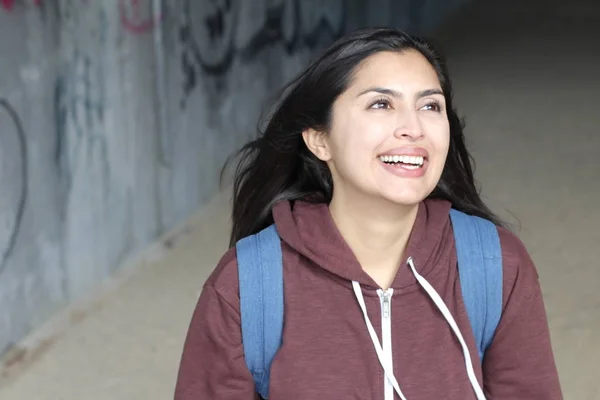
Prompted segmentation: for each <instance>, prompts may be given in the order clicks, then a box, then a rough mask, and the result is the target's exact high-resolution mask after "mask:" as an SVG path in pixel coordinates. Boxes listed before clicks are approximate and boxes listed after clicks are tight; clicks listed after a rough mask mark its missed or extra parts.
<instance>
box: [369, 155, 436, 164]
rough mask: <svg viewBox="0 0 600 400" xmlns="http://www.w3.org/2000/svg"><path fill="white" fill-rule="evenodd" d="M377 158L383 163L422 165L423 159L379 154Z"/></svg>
mask: <svg viewBox="0 0 600 400" xmlns="http://www.w3.org/2000/svg"><path fill="white" fill-rule="evenodd" d="M379 159H380V160H381V161H383V162H385V163H392V162H393V163H399V162H401V163H403V164H412V165H418V166H421V165H423V162H424V161H425V160H424V158H423V157H411V156H379Z"/></svg>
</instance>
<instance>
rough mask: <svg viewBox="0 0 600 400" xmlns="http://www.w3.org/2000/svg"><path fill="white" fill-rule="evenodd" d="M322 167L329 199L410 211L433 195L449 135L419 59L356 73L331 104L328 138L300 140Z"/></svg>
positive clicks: (383, 62) (430, 73)
mask: <svg viewBox="0 0 600 400" xmlns="http://www.w3.org/2000/svg"><path fill="white" fill-rule="evenodd" d="M304 139H305V142H306V144H307V145H308V147H309V149H311V151H312V152H313V153H314V154H315V155H316V156H317V157H318V158H319V159H321V160H323V161H325V162H327V164H328V166H329V168H330V170H331V173H332V178H333V187H334V191H333V196H334V198H335V197H336V195H337V196H340V195H341V196H343V198H345V199H351V198H352V196H355V195H361V196H364V195H367V196H369V197H372V196H375V197H379V198H384V199H386V200H388V201H390V202H393V203H397V204H402V205H407V206H408V205H415V204H418V203H419V202H420V201H422V200H423V199H425V198H426V197H427V196H428V195H429V194H430V193H431V192H432V191H433V190H434V188H435V187H436V185H437V183H438V181H439V179H440V177H441V174H442V170H443V168H444V164H445V162H446V156H447V153H448V146H449V142H450V127H449V122H448V117H447V114H446V103H445V99H444V95H443V93H442V89H441V86H440V82H439V79H438V77H437V74H436V72H435V70H434V69H433V67H432V66H431V64H430V63H429V62H428V61H427V59H426V58H425V57H424V56H423V55H421V53H419V52H417V51H414V50H408V51H405V52H402V53H395V52H381V53H377V54H374V55H373V56H370V57H369V58H368V59H366V60H365V61H364V62H363V63H362V64H361V65H360V66H359V67H358V69H357V70H356V72H355V74H354V78H353V80H352V82H351V84H350V86H349V87H348V89H347V90H346V91H345V92H344V93H342V94H341V95H340V96H339V97H338V98H337V100H336V101H335V103H334V105H333V109H332V121H331V126H330V130H329V132H325V133H322V132H316V131H314V130H308V131H305V132H304Z"/></svg>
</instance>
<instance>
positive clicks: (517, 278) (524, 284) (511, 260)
mask: <svg viewBox="0 0 600 400" xmlns="http://www.w3.org/2000/svg"><path fill="white" fill-rule="evenodd" d="M498 235H499V237H500V246H501V247H502V269H503V270H502V272H503V296H502V297H503V304H504V306H506V304H507V303H508V301H509V300H510V297H511V296H512V295H513V294H514V292H515V291H516V290H518V291H520V292H524V293H523V294H524V295H525V296H527V294H528V292H529V293H530V294H533V293H534V292H535V291H536V290H538V285H539V282H538V280H539V276H538V272H537V269H536V267H535V265H534V263H533V260H532V259H531V256H530V255H529V252H528V251H527V248H526V246H525V244H524V243H523V241H522V240H521V239H520V238H519V237H518V236H517V235H516V234H514V233H513V232H511V231H509V230H508V229H506V228H502V227H499V228H498Z"/></svg>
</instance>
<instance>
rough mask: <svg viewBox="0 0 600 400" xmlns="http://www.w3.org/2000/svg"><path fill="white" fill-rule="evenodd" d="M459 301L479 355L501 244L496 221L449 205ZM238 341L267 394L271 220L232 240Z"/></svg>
mask: <svg viewBox="0 0 600 400" xmlns="http://www.w3.org/2000/svg"><path fill="white" fill-rule="evenodd" d="M450 219H451V222H452V228H453V232H454V239H455V243H456V253H457V258H458V273H459V276H460V284H461V290H462V295H463V301H464V304H465V308H466V310H467V314H468V317H469V321H470V323H471V327H472V330H473V334H474V336H475V343H476V344H477V347H478V352H479V359H480V360H481V361H482V360H483V357H484V354H485V351H486V349H487V348H488V347H489V345H490V344H491V342H492V339H493V336H494V333H495V331H496V327H497V326H498V323H499V321H500V316H501V313H502V250H501V248H500V238H499V237H498V230H497V228H496V226H495V225H494V224H493V223H492V222H490V221H487V220H485V219H483V218H480V217H475V216H471V215H467V214H465V213H463V212H460V211H458V210H455V209H452V210H450ZM236 251H237V262H238V276H239V286H240V314H241V327H242V344H243V346H244V355H245V359H246V365H247V366H248V369H249V370H250V372H251V373H252V377H253V379H254V382H255V385H256V391H257V392H258V393H259V394H260V395H261V397H262V398H263V399H267V398H268V392H269V372H270V369H271V362H272V360H273V358H274V357H275V354H276V353H277V350H278V349H279V347H280V346H281V340H282V336H283V308H284V307H283V262H282V252H281V242H280V238H279V234H278V233H277V230H276V228H275V225H274V224H273V225H271V226H269V227H267V228H265V229H264V230H262V231H260V232H259V233H257V234H254V235H251V236H248V237H246V238H243V239H242V240H240V241H239V242H237V243H236Z"/></svg>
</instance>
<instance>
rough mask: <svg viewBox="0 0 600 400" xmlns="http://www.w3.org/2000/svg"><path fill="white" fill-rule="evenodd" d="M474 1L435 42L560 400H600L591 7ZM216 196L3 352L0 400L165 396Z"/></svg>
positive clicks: (218, 216)
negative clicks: (540, 317)
mask: <svg viewBox="0 0 600 400" xmlns="http://www.w3.org/2000/svg"><path fill="white" fill-rule="evenodd" d="M476 3H477V5H474V6H472V7H469V8H468V9H467V10H465V12H464V13H463V14H462V15H461V17H460V19H459V20H457V21H454V22H453V23H452V24H451V25H449V26H448V27H445V28H444V29H443V30H441V31H440V33H439V35H438V37H439V38H440V39H441V42H442V43H443V44H444V47H445V48H446V50H447V52H448V53H449V55H450V67H451V71H452V73H453V76H454V79H455V92H456V98H457V104H458V106H459V108H460V111H461V113H462V114H464V115H465V116H466V121H467V131H466V133H467V138H468V142H469V144H470V146H471V149H472V150H473V153H474V155H475V158H476V160H477V176H478V179H479V181H480V182H481V184H482V186H483V192H484V195H485V197H486V198H487V199H489V200H488V201H489V203H490V204H491V205H492V206H493V208H494V209H495V210H497V211H498V212H499V213H500V214H501V215H502V216H504V217H506V218H507V219H508V220H509V221H510V222H516V223H518V224H520V227H517V228H516V231H517V232H518V233H519V235H520V236H521V237H522V238H523V240H524V241H525V243H526V244H527V246H528V248H529V250H530V252H531V254H532V257H533V259H534V260H535V262H536V264H537V266H538V269H539V272H540V276H541V280H542V286H543V290H544V294H545V299H546V307H547V309H548V315H549V320H550V325H551V330H552V338H553V343H554V349H555V354H556V359H557V363H558V367H559V372H560V375H561V381H562V385H563V390H564V394H565V398H566V399H582V400H583V399H585V400H587V399H599V400H600V379H599V378H600V373H599V372H597V371H598V369H597V363H596V360H599V359H600V345H598V342H599V339H600V311H599V309H600V291H598V290H597V285H598V283H600V265H599V264H600V263H599V262H598V261H597V260H598V257H597V251H596V250H597V249H596V247H598V245H599V244H600V229H599V228H598V226H600V212H597V211H596V207H597V206H598V204H599V200H600V158H599V157H598V154H600V132H599V130H600V128H598V127H599V126H600V110H599V109H598V105H599V104H600V102H599V101H598V97H599V96H600V79H598V73H599V71H600V3H598V4H595V2H594V1H584V0H577V1H571V2H564V1H557V0H552V1H551V0H546V1H534V0H528V1H515V0H508V1H503V2H491V1H489V2H488V1H485V0H479V1H478V2H476ZM486 7H488V8H486ZM490 7H491V8H490ZM224 199H225V197H224V195H220V196H219V197H217V198H216V199H215V200H214V201H213V202H212V203H211V204H210V205H208V206H207V207H206V208H205V209H204V210H202V211H201V212H200V213H199V214H198V215H196V216H195V217H194V218H192V219H191V220H190V221H189V222H188V224H187V226H186V227H184V228H183V230H182V231H181V232H180V233H179V234H178V235H177V238H178V240H175V241H174V246H172V247H171V248H170V249H167V248H163V249H161V248H160V246H159V248H158V249H159V253H160V252H162V253H160V254H158V257H157V258H158V259H156V260H154V261H151V262H143V263H141V265H139V266H137V267H136V268H134V269H132V270H131V271H130V272H129V273H127V276H126V279H125V278H122V279H120V280H118V282H119V284H118V285H117V284H115V285H113V286H112V287H111V288H108V289H106V290H104V291H103V294H102V296H100V297H98V299H97V300H96V301H94V302H88V303H86V304H85V305H82V306H80V307H78V308H77V309H73V310H70V311H68V312H66V313H65V314H64V315H62V316H60V317H58V319H57V320H56V321H54V322H53V323H52V324H51V326H49V327H48V328H44V329H42V330H41V331H40V332H38V333H36V334H35V335H34V336H32V338H29V339H28V340H27V341H26V343H32V342H36V340H39V339H36V338H39V337H41V336H43V332H46V331H47V330H48V329H54V328H55V327H56V326H59V327H64V326H68V329H63V330H62V333H60V335H58V336H57V337H55V338H54V339H53V340H51V341H47V342H44V344H43V346H42V347H41V349H40V350H39V351H37V352H36V351H33V352H31V353H24V354H16V355H15V360H16V361H15V363H14V365H13V367H12V368H10V369H9V370H7V371H5V375H4V377H3V378H2V379H3V380H2V388H1V389H0V398H1V399H2V400H21V399H35V400H46V399H47V400H59V399H86V400H96V399H98V400H99V399H102V400H105V399H111V400H120V399H127V400H133V399H144V400H148V399H165V398H172V393H173V386H174V381H175V376H176V373H177V367H178V362H179V356H180V351H181V346H182V342H183V339H184V335H185V332H186V329H187V325H188V322H189V318H190V315H191V312H192V309H193V307H194V305H195V302H196V299H197V296H198V294H199V290H200V288H201V286H202V282H203V281H204V279H205V278H206V277H207V275H208V273H209V272H210V271H211V270H212V268H214V265H215V263H216V262H217V260H218V259H219V257H220V256H221V254H222V253H223V251H224V250H225V246H226V241H227V219H228V216H227V212H228V210H227V207H226V206H227V202H226V201H224ZM153 254H154V255H155V256H156V252H154V253H153Z"/></svg>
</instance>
